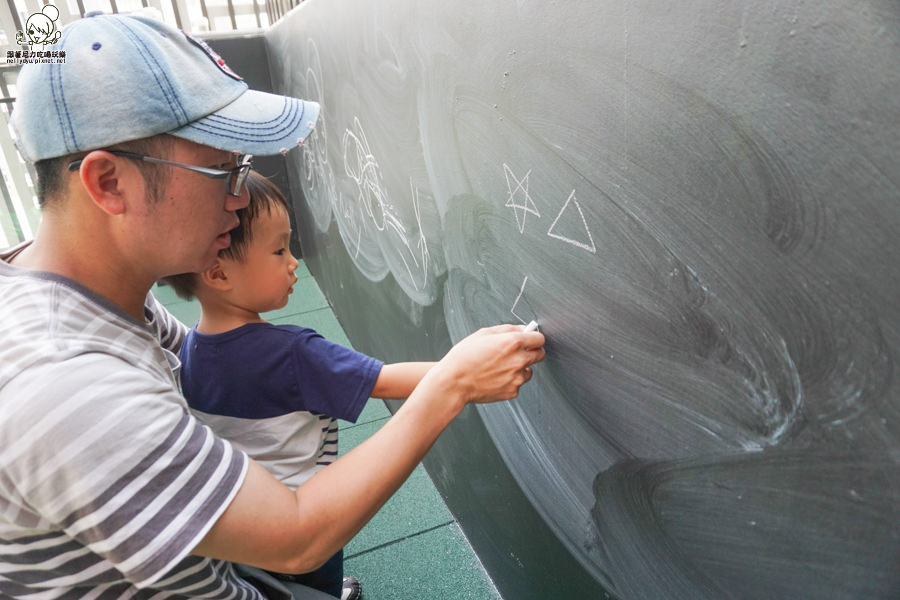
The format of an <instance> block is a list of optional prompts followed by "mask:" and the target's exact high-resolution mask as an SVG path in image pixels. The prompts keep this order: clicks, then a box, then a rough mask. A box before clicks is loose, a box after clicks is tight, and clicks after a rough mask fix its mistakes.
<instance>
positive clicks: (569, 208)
mask: <svg viewBox="0 0 900 600" xmlns="http://www.w3.org/2000/svg"><path fill="white" fill-rule="evenodd" d="M561 232H564V233H565V235H564V234H563V233H561ZM547 235H549V236H550V237H552V238H556V239H558V240H562V241H563V242H566V243H568V244H572V245H573V246H577V247H579V248H581V249H583V250H587V251H588V252H591V253H593V254H596V253H597V246H596V245H595V244H594V237H593V236H592V235H591V230H590V229H588V225H587V220H586V219H585V218H584V213H583V212H582V210H581V205H580V204H578V200H576V199H575V190H572V193H571V194H569V199H568V200H566V203H565V204H564V205H563V207H562V209H560V211H559V214H558V215H556V218H555V219H554V220H553V223H552V224H551V225H550V229H548V230H547Z"/></svg>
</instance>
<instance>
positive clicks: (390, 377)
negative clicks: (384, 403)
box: [372, 362, 437, 400]
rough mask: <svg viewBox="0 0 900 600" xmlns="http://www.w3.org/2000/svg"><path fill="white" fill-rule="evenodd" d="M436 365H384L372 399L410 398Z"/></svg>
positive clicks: (424, 363)
mask: <svg viewBox="0 0 900 600" xmlns="http://www.w3.org/2000/svg"><path fill="white" fill-rule="evenodd" d="M436 364H437V363H434V362H404V363H393V364H389V365H384V366H383V367H381V372H380V373H379V374H378V379H377V380H376V381H375V387H374V388H373V389H372V397H373V398H387V399H390V400H403V399H405V398H409V396H410V394H412V392H413V390H414V389H416V386H417V385H419V382H420V381H422V378H423V377H425V375H426V374H427V373H428V371H430V370H431V368H432V367H433V366H434V365H436Z"/></svg>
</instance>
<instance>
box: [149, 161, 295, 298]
mask: <svg viewBox="0 0 900 600" xmlns="http://www.w3.org/2000/svg"><path fill="white" fill-rule="evenodd" d="M244 185H245V186H246V187H247V191H248V192H249V193H250V204H248V205H247V207H246V208H242V209H240V210H239V211H237V216H238V219H239V220H240V224H239V225H238V226H237V227H235V228H234V229H232V230H231V245H229V246H228V247H227V248H225V249H223V250H219V256H221V257H223V258H230V259H232V260H236V261H242V260H244V254H245V253H246V251H247V247H248V246H249V245H250V241H251V240H252V239H253V223H254V222H255V221H256V218H257V217H258V216H259V215H260V213H262V211H266V212H267V213H271V212H272V210H273V209H274V208H276V207H281V208H282V209H284V210H285V211H286V212H287V214H289V215H290V214H291V210H290V206H289V205H288V201H287V198H285V197H284V194H282V193H281V190H279V189H278V188H277V187H276V186H275V184H274V183H272V182H271V181H269V180H268V179H266V178H265V177H263V176H262V175H260V174H259V173H257V172H256V171H253V170H251V171H250V174H249V175H248V176H247V181H245V182H244ZM162 281H163V282H164V283H166V284H168V285H170V286H171V287H172V289H173V290H175V293H176V294H178V296H179V297H180V298H183V299H184V300H193V299H194V290H195V289H196V286H197V274H196V273H182V274H181V275H170V276H169V277H164V278H163V279H162Z"/></svg>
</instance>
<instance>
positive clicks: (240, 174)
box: [69, 150, 253, 196]
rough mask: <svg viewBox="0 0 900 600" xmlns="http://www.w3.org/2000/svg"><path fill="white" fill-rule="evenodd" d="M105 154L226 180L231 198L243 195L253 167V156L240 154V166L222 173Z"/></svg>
mask: <svg viewBox="0 0 900 600" xmlns="http://www.w3.org/2000/svg"><path fill="white" fill-rule="evenodd" d="M104 152H109V153H110V154H115V155H116V156H124V157H125V158H131V159H134V160H142V161H144V162H148V163H155V164H159V165H169V166H171V167H179V168H181V169H187V170H188V171H193V172H194V173H200V174H201V175H203V176H204V177H209V178H210V179H224V180H225V188H226V190H227V191H228V194H229V195H231V196H240V195H241V189H242V188H243V187H244V181H246V180H247V175H249V174H250V167H251V166H252V165H251V164H250V161H251V160H252V159H253V156H252V155H250V154H239V155H238V156H237V165H238V166H236V167H235V168H233V169H228V170H227V171H221V170H219V169H210V168H207V167H196V166H194V165H186V164H184V163H179V162H173V161H171V160H164V159H162V158H156V157H153V156H144V155H143V154H135V153H134V152H126V151H125V150H104ZM82 160H83V159H78V160H76V161H73V162H70V163H69V170H70V171H77V170H78V169H80V168H81V162H82Z"/></svg>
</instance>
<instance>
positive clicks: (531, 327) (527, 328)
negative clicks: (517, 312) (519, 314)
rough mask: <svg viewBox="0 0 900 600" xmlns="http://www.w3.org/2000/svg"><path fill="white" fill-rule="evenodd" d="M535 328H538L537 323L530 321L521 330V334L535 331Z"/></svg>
mask: <svg viewBox="0 0 900 600" xmlns="http://www.w3.org/2000/svg"><path fill="white" fill-rule="evenodd" d="M537 328H538V324H537V321H532V322H531V323H529V324H528V325H526V326H525V329H523V330H522V331H523V333H528V332H529V331H537Z"/></svg>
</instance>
